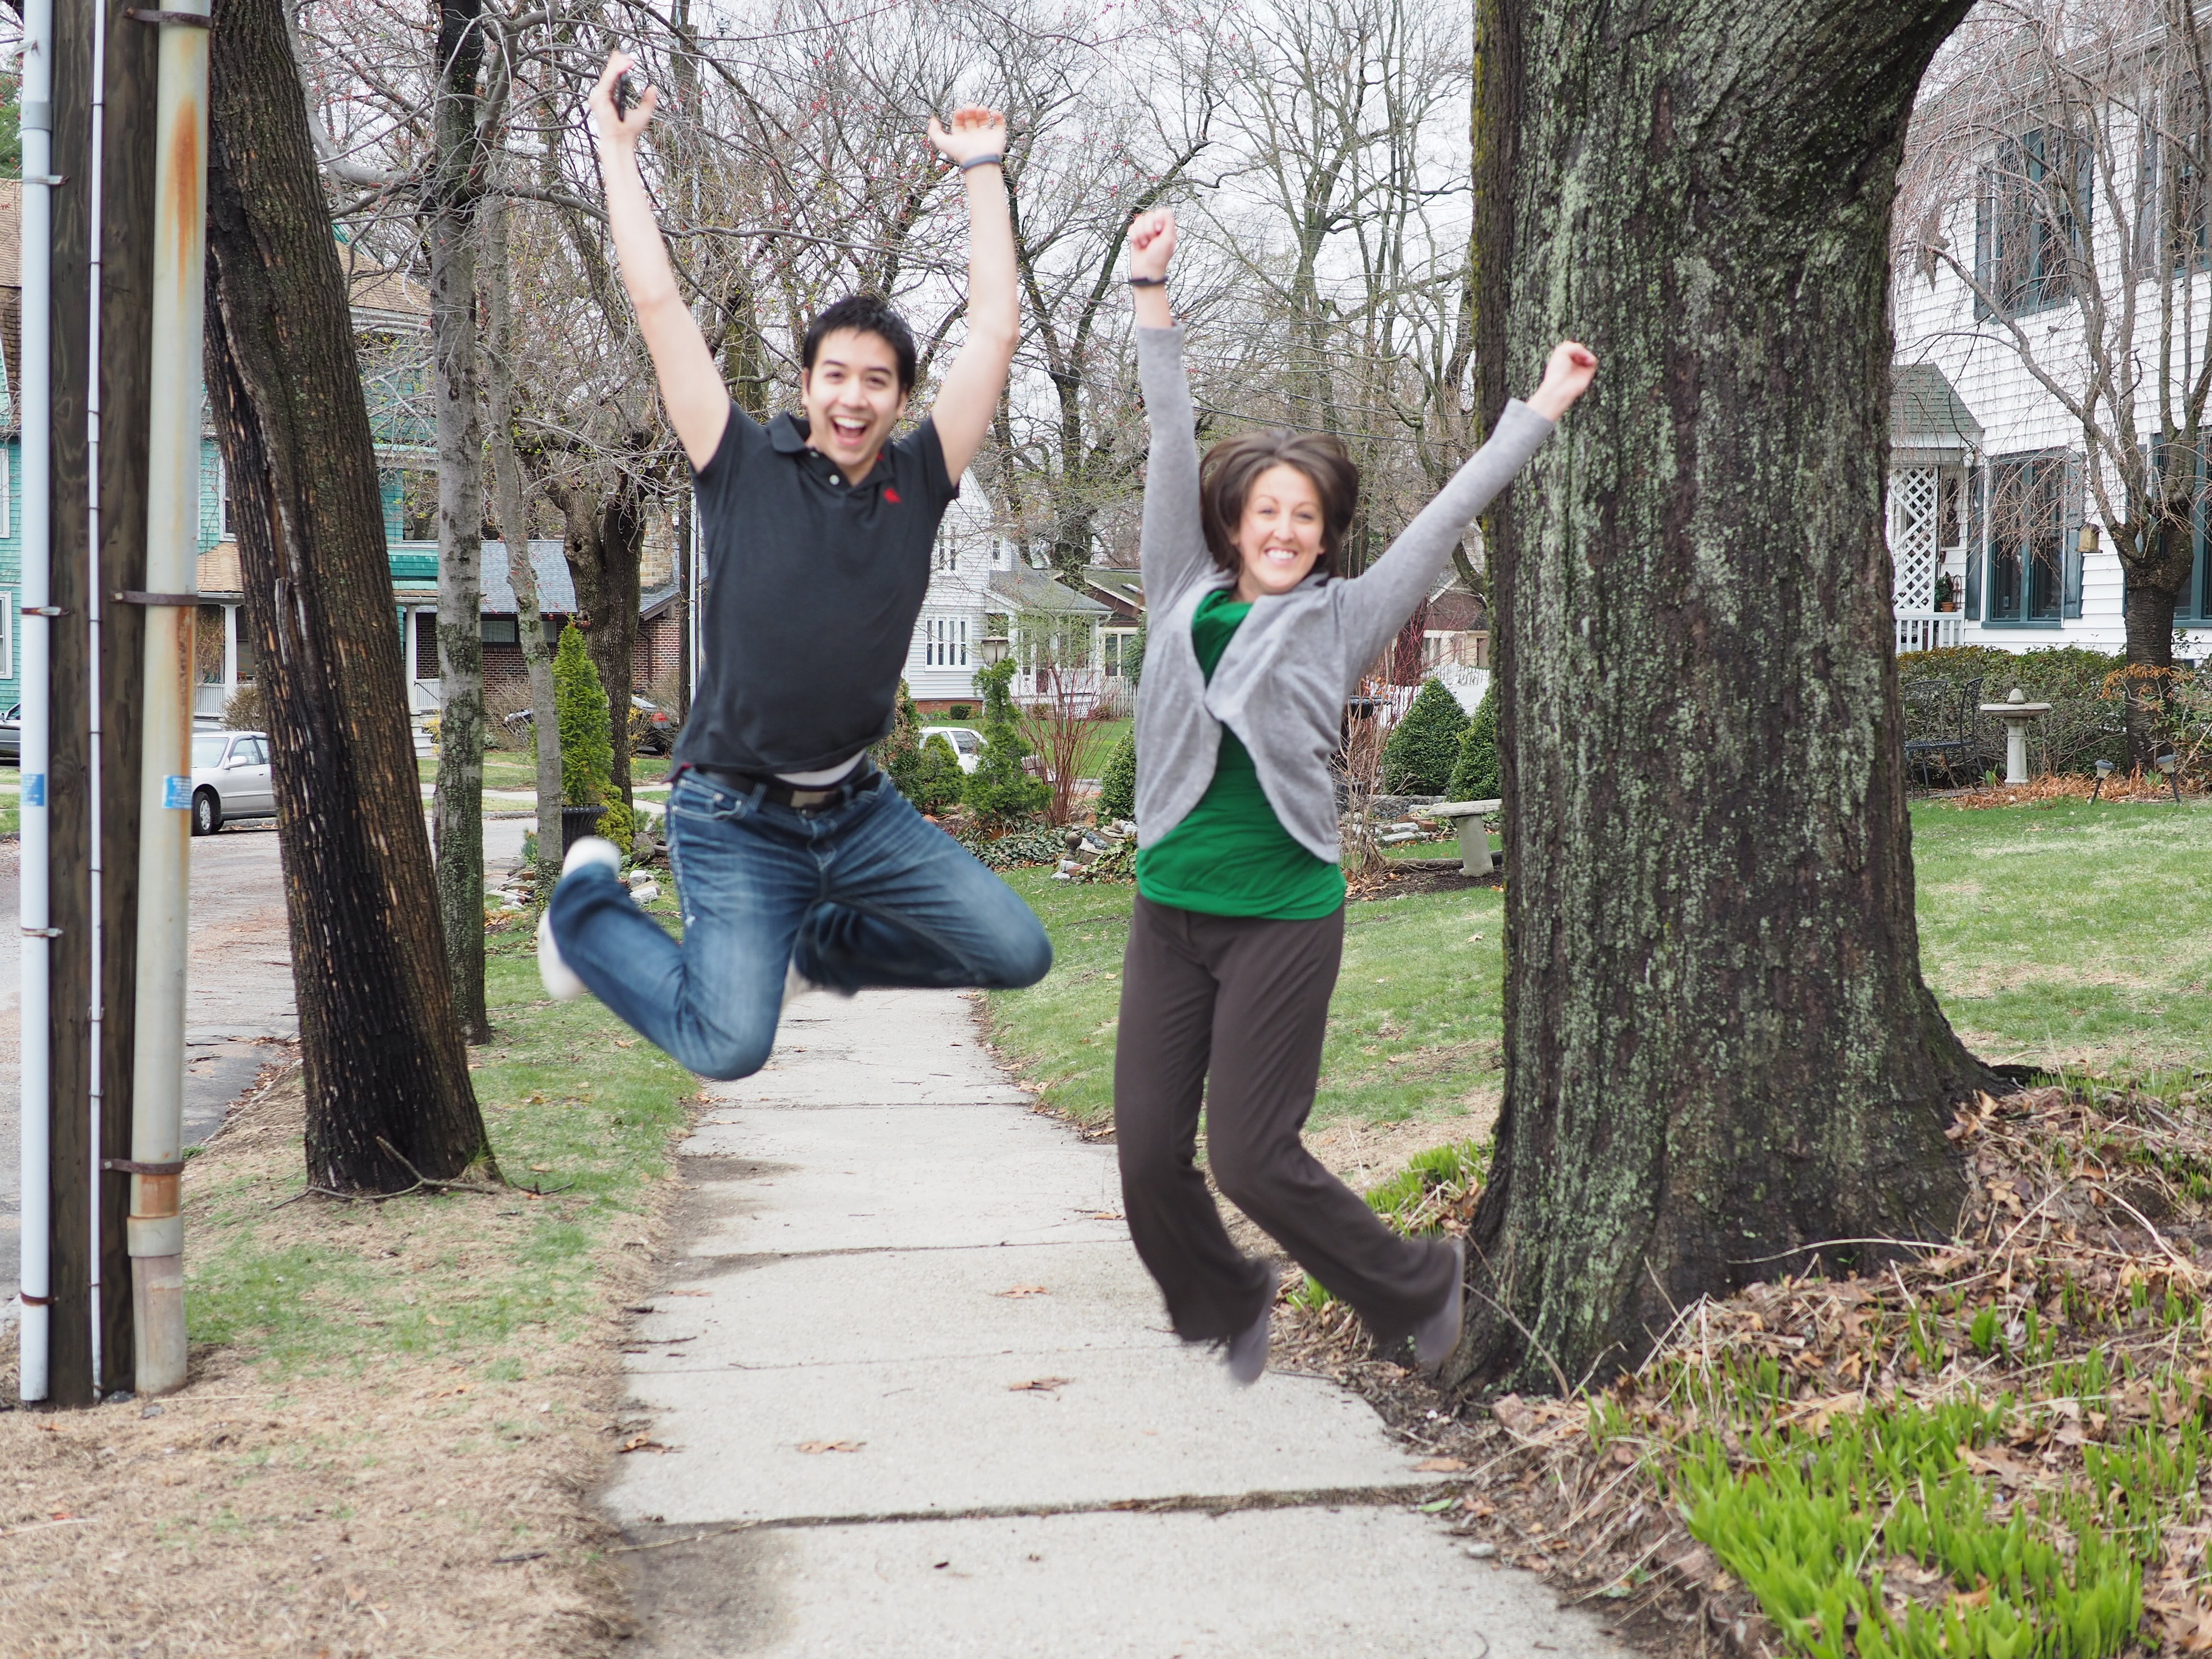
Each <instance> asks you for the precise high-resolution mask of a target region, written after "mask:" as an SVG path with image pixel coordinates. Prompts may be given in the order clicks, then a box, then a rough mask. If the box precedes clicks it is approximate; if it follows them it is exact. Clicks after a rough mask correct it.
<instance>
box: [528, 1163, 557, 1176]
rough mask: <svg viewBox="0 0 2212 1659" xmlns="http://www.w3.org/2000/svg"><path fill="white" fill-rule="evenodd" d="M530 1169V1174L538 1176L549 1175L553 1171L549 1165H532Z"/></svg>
mask: <svg viewBox="0 0 2212 1659" xmlns="http://www.w3.org/2000/svg"><path fill="white" fill-rule="evenodd" d="M530 1167H531V1170H532V1172H534V1173H535V1174H538V1175H550V1174H551V1173H552V1170H553V1166H552V1165H551V1164H532V1165H531V1166H530Z"/></svg>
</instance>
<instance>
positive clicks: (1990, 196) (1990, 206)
mask: <svg viewBox="0 0 2212 1659" xmlns="http://www.w3.org/2000/svg"><path fill="white" fill-rule="evenodd" d="M1981 184H1982V187H1981V188H1980V189H1979V190H1978V191H1975V192H1974V320H1975V321H1976V322H1978V323H1984V322H1987V321H1988V320H1989V319H1990V316H1991V315H1993V314H1994V313H1992V312H1991V311H1990V306H1989V302H1988V301H1987V300H1986V299H1984V295H1988V294H1990V293H1993V292H1994V291H1995V289H1996V274H1997V249H1996V223H1997V215H1996V191H1997V189H1998V185H1997V177H1996V173H1994V172H1992V171H1990V169H1988V168H1984V169H1983V172H1982V181H1981Z"/></svg>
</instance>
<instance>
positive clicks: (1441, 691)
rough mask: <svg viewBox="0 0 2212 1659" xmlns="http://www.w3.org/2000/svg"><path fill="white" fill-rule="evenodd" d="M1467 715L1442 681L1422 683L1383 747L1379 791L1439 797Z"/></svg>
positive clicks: (1456, 757) (1456, 756) (1449, 772)
mask: <svg viewBox="0 0 2212 1659" xmlns="http://www.w3.org/2000/svg"><path fill="white" fill-rule="evenodd" d="M1467 727H1468V718H1467V714H1466V713H1465V712H1464V711H1463V710H1462V708H1460V706H1459V699H1458V698H1457V697H1455V696H1452V694H1451V693H1450V691H1449V690H1447V689H1446V688H1445V685H1444V683H1443V681H1442V680H1424V681H1423V682H1422V683H1421V689H1420V690H1419V691H1418V692H1416V693H1415V694H1414V696H1413V706H1412V707H1411V708H1408V709H1407V710H1406V713H1405V714H1404V716H1403V717H1402V718H1401V719H1400V720H1399V721H1398V723H1397V725H1395V726H1392V727H1391V728H1390V737H1389V741H1388V742H1386V743H1384V744H1383V790H1384V792H1385V793H1389V794H1395V795H1441V794H1443V793H1444V786H1445V785H1446V784H1448V783H1449V782H1450V781H1451V775H1452V765H1453V763H1454V762H1455V761H1456V760H1457V759H1458V758H1459V740H1460V738H1461V736H1462V734H1463V733H1464V732H1466V730H1467Z"/></svg>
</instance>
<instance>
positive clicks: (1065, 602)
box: [906, 473, 1121, 714]
mask: <svg viewBox="0 0 2212 1659" xmlns="http://www.w3.org/2000/svg"><path fill="white" fill-rule="evenodd" d="M930 558H931V562H930V573H929V592H928V593H927V595H926V596H925V597H924V599H922V604H921V617H919V618H917V619H916V621H915V625H914V640H913V642H912V643H911V644H910V645H909V646H908V647H907V663H906V683H907V690H908V691H909V692H910V693H911V694H912V695H913V697H914V700H915V702H916V703H917V704H919V705H921V707H922V708H923V709H924V711H925V712H927V713H931V714H941V713H943V712H944V710H945V707H946V706H947V705H948V704H951V703H974V702H977V701H978V694H977V692H976V690H975V671H976V670H977V669H978V668H981V667H982V666H983V665H985V664H986V663H988V662H993V661H995V660H997V659H1000V658H1002V657H1005V656H1008V655H1011V656H1013V657H1015V658H1016V659H1018V661H1019V662H1020V664H1021V668H1020V671H1018V673H1017V674H1016V675H1015V677H1014V684H1013V691H1014V696H1015V697H1016V698H1017V699H1018V700H1022V701H1027V700H1029V699H1030V698H1033V697H1035V696H1037V695H1038V686H1037V669H1038V667H1039V665H1041V664H1043V663H1048V662H1049V663H1051V664H1053V665H1056V666H1057V668H1058V669H1059V670H1060V675H1061V678H1062V679H1063V680H1064V681H1072V682H1073V684H1076V685H1078V686H1079V687H1080V688H1081V689H1082V690H1085V692H1087V693H1088V694H1090V695H1092V696H1106V697H1111V696H1113V695H1114V694H1115V691H1116V690H1118V689H1119V684H1120V683H1121V654H1120V653H1118V652H1117V653H1110V654H1111V655H1112V660H1111V661H1110V662H1109V661H1108V660H1107V658H1108V656H1109V653H1107V652H1106V651H1105V650H1104V649H1103V646H1104V644H1105V643H1106V641H1105V639H1104V637H1103V636H1104V635H1105V634H1106V632H1107V631H1108V630H1107V627H1106V625H1107V624H1108V623H1109V622H1111V621H1112V620H1113V616H1114V613H1113V611H1111V610H1110V609H1109V607H1108V606H1107V605H1103V604H1101V603H1100V602H1099V601H1098V600H1097V599H1092V598H1091V596H1090V595H1088V594H1085V593H1078V592H1075V591H1074V590H1073V588H1070V587H1067V586H1063V585H1062V584H1061V583H1060V582H1058V581H1055V580H1053V578H1052V577H1051V576H1050V575H1049V574H1048V573H1047V572H1046V571H1044V570H1042V569H1039V568H1035V567H1033V566H1032V565H1031V564H1030V562H1029V561H1028V560H1027V559H1026V558H1025V557H1024V556H1023V554H1022V552H1021V550H1019V548H1018V546H1017V545H1016V544H1015V543H1014V542H1012V540H1010V539H1008V538H1006V537H1003V536H1000V535H999V534H998V533H997V532H996V531H995V530H994V528H993V526H992V520H991V505H990V502H989V501H988V500H987V498H986V497H985V495H984V494H983V491H982V489H981V486H980V485H979V484H978V483H976V481H975V475H974V474H973V473H970V474H969V475H968V477H965V478H963V480H962V481H961V489H960V495H959V497H958V498H957V500H956V501H954V502H953V503H952V505H951V507H950V508H948V509H947V510H946V512H945V520H944V522H943V523H942V524H941V525H940V526H939V527H938V532H937V545H936V548H935V550H933V552H932V554H931V556H930Z"/></svg>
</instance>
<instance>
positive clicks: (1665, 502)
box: [1449, 0, 1990, 1389]
mask: <svg viewBox="0 0 2212 1659" xmlns="http://www.w3.org/2000/svg"><path fill="white" fill-rule="evenodd" d="M1966 9H1967V0H1857V3H1830V4H1826V5H1823V6H1820V7H1814V8H1808V7H1805V6H1802V5H1798V4H1793V3H1784V0H1753V3H1748V4H1747V3H1745V0H1730V3H1726V4H1723V3H1720V0H1661V3H1657V4H1656V5H1651V6H1645V7H1642V8H1636V9H1615V8H1607V7H1600V6H1595V5H1589V4H1577V3H1572V0H1530V3H1528V4H1525V5H1522V6H1519V7H1510V6H1499V7H1497V8H1495V9H1494V10H1492V11H1491V12H1490V14H1489V15H1488V16H1487V17H1486V20H1485V21H1489V22H1492V24H1493V25H1494V26H1495V28H1496V33H1495V36H1494V38H1493V39H1492V40H1486V42H1485V57H1486V60H1491V59H1495V60H1496V68H1495V70H1492V65H1491V64H1490V63H1489V62H1487V61H1486V65H1485V68H1486V71H1489V72H1490V73H1492V74H1495V75H1496V76H1497V78H1496V79H1494V80H1492V79H1490V78H1489V74H1486V81H1487V82H1488V84H1487V85H1486V94H1488V93H1491V92H1495V93H1497V94H1499V96H1498V98H1497V99H1496V100H1495V101H1490V100H1487V98H1486V107H1488V108H1489V109H1490V110H1491V112H1492V113H1493V114H1494V115H1495V116H1496V117H1497V118H1499V119H1501V120H1503V121H1504V122H1505V123H1506V124H1507V125H1508V128H1509V131H1507V132H1506V133H1504V134H1502V135H1500V137H1499V141H1498V144H1497V145H1496V146H1493V147H1490V148H1488V149H1486V154H1488V155H1490V156H1491V158H1492V165H1493V167H1495V166H1496V165H1497V164H1498V161H1500V160H1501V159H1503V160H1504V161H1506V162H1507V163H1508V164H1509V165H1510V173H1508V174H1507V175H1506V176H1508V177H1510V197H1508V198H1507V200H1506V202H1505V204H1504V206H1505V209H1506V211H1505V213H1504V215H1503V216H1500V217H1499V218H1495V219H1492V220H1489V221H1488V223H1489V224H1490V226H1491V229H1492V234H1493V235H1497V236H1502V237H1503V239H1504V245H1503V246H1499V247H1498V257H1497V258H1494V259H1493V260H1490V261H1487V262H1486V263H1488V264H1490V266H1491V269H1492V270H1493V271H1494V272H1501V273H1502V272H1508V271H1510V273H1511V276H1510V292H1509V293H1508V295H1506V304H1505V307H1504V318H1503V322H1504V329H1503V338H1502V339H1499V338H1496V337H1493V338H1492V339H1490V340H1487V341H1486V342H1485V343H1484V346H1483V354H1484V356H1485V358H1486V361H1487V362H1488V363H1489V365H1490V366H1491V368H1492V373H1493V377H1494V376H1495V374H1497V373H1498V372H1503V373H1504V374H1505V375H1507V376H1509V377H1510V379H1509V380H1508V381H1507V384H1509V385H1510V386H1511V387H1512V388H1513V389H1515V390H1525V388H1526V387H1527V386H1530V385H1533V384H1534V382H1535V380H1536V378H1537V371H1538V369H1539V368H1540V367H1541V362H1542V360H1543V356H1544V354H1545V352H1546V351H1547V349H1549V348H1550V346H1551V344H1552V343H1553V342H1554V341H1555V340H1557V339H1559V337H1562V336H1563V335H1571V336H1574V337H1579V338H1582V339H1583V340H1585V341H1587V342H1588V343H1589V344H1590V345H1591V347H1592V348H1593V349H1595V351H1596V353H1597V356H1598V358H1599V361H1600V362H1601V369H1600V372H1599V379H1598V382H1597V386H1596V389H1595V392H1593V393H1592V395H1591V396H1590V397H1589V398H1588V399H1586V400H1585V401H1584V403H1583V404H1582V406H1581V407H1579V408H1578V409H1577V410H1576V411H1575V412H1574V414H1573V415H1572V416H1570V417H1569V419H1568V421H1567V422H1566V424H1565V428H1563V430H1562V432H1561V434H1560V435H1559V437H1558V438H1557V439H1556V440H1554V441H1553V445H1552V446H1551V447H1550V448H1549V449H1547V451H1546V452H1545V453H1544V454H1543V455H1541V457H1540V458H1539V459H1538V461H1537V463H1536V464H1535V465H1534V468H1533V469H1532V471H1531V473H1530V474H1529V475H1528V477H1526V478H1525V479H1524V480H1523V481H1522V483H1521V484H1520V485H1519V487H1518V488H1517V489H1516V490H1515V491H1514V492H1512V494H1511V495H1509V497H1508V498H1507V499H1506V501H1505V502H1504V505H1503V507H1502V509H1501V511H1500V512H1499V513H1498V541H1497V545H1496V547H1495V548H1494V550H1493V567H1492V569H1493V578H1494V580H1495V582H1496V586H1497V593H1498V606H1499V610H1500V612H1501V615H1502V619H1503V624H1504V630H1503V632H1504V636H1503V640H1502V641H1501V652H1500V658H1499V670H1500V681H1501V701H1500V725H1501V738H1500V750H1501V761H1502V764H1503V774H1504V796H1505V801H1506V825H1507V829H1506V846H1507V865H1508V867H1509V868H1510V870H1511V871H1512V872H1513V878H1512V881H1511V883H1510V885H1509V887H1508V889H1507V895H1506V923H1505V927H1506V950H1507V962H1508V967H1507V980H1506V992H1505V1098H1504V1109H1503V1113H1502V1115H1501V1117H1500V1121H1499V1124H1498V1153H1497V1159H1496V1163H1495V1164H1494V1167H1493V1173H1492V1181H1491V1184H1490V1187H1489V1188H1488V1190H1487V1191H1486V1193H1485V1194H1484V1196H1483V1200H1482V1203H1481V1206H1480V1209H1479V1211H1478V1212H1477V1214H1476V1216H1475V1218H1474V1226H1473V1228H1472V1230H1471V1233H1470V1239H1469V1243H1470V1257H1471V1262H1470V1266H1471V1281H1472V1285H1473V1288H1474V1295H1473V1296H1472V1297H1470V1300H1469V1305H1468V1328H1467V1334H1466V1336H1465V1338H1464V1339H1463V1340H1462V1344H1461V1346H1460V1349H1459V1352H1457V1354H1456V1355H1455V1356H1454V1359H1453V1361H1452V1364H1451V1365H1450V1368H1449V1381H1450V1382H1451V1383H1455V1384H1473V1383H1510V1384H1511V1385H1513V1386H1516V1387H1524V1388H1526V1387H1535V1388H1541V1389H1551V1388H1553V1387H1554V1386H1556V1385H1557V1383H1558V1382H1559V1379H1560V1378H1562V1377H1564V1378H1565V1381H1566V1382H1567V1383H1578V1382H1579V1381H1580V1380H1581V1379H1583V1377H1584V1376H1591V1375H1596V1376H1607V1375H1609V1374H1611V1373H1612V1372H1613V1371H1616V1370H1620V1369H1621V1368H1624V1367H1628V1366H1632V1365H1634V1364H1637V1363H1638V1361H1640V1360H1641V1359H1642V1358H1644V1356H1645V1355H1646V1354H1647V1353H1648V1352H1650V1349H1651V1347H1652V1346H1654V1344H1655V1343H1656V1340H1658V1338H1659V1337H1660V1336H1661V1334H1662V1333H1663V1332H1664V1331H1665V1330H1666V1329H1667V1328H1668V1325H1669V1324H1670V1322H1672V1321H1673V1319H1674V1316H1675V1312H1676V1310H1679V1309H1680V1308H1682V1307H1685V1306H1686V1305H1688V1304H1691V1303H1692V1302H1694V1301H1695V1300H1696V1299H1697V1298H1698V1297H1700V1296H1704V1295H1706V1294H1725V1293H1727V1292H1728V1291H1732V1290H1734V1289H1735V1288H1737V1287H1739V1286H1741V1285H1744V1284H1746V1283H1747V1282H1749V1281H1752V1280H1754V1279H1764V1278H1768V1277H1771V1276H1772V1275H1774V1274H1776V1273H1781V1272H1784V1271H1802V1270H1803V1269H1804V1267H1806V1265H1807V1263H1808V1261H1809V1260H1810V1257H1811V1254H1812V1253H1813V1252H1814V1250H1816V1249H1817V1250H1818V1251H1819V1253H1820V1256H1821V1258H1822V1260H1823V1261H1826V1263H1828V1264H1829V1265H1831V1266H1836V1265H1839V1264H1842V1263H1844V1262H1846V1261H1856V1262H1858V1263H1862V1264H1863V1263H1867V1262H1870V1261H1875V1260H1878V1259H1880V1258H1881V1257H1882V1256H1883V1255H1886V1254H1888V1253H1892V1252H1893V1251H1894V1250H1896V1249H1899V1248H1900V1247H1899V1245H1897V1244H1894V1243H1886V1242H1882V1241H1903V1240H1913V1239H1943V1238H1946V1237H1949V1234H1950V1230H1951V1228H1952V1226H1953V1225H1954V1222H1955V1220H1956V1218H1957V1216H1958V1212H1959V1207H1960V1201H1961V1198H1962V1195H1963V1193H1964V1181H1963V1176H1962V1174H1961V1171H1960V1164H1959V1161H1958V1159H1957V1158H1956V1156H1955V1155H1954V1151H1953V1149H1952V1147H1951V1146H1949V1144H1948V1142H1947V1140H1946V1139H1945V1136H1944V1130H1945V1128H1946V1127H1947V1126H1948V1124H1949V1122H1950V1121H1951V1115H1952V1114H1951V1108H1952V1104H1953V1103H1954V1102H1955V1101H1957V1100H1959V1099H1960V1097H1962V1096H1963V1095H1964V1094H1966V1091H1970V1090H1972V1088H1974V1087H1976V1086H1977V1085H1983V1084H1985V1083H1987V1082H1989V1081H1990V1078H1989V1076H1988V1074H1987V1073H1985V1072H1984V1069H1983V1068H1982V1067H1981V1066H1980V1065H1979V1064H1978V1062H1977V1061H1976V1060H1974V1059H1973V1058H1972V1056H1971V1055H1969V1054H1967V1053H1966V1050H1965V1049H1964V1048H1962V1047H1961V1046H1960V1043H1959V1042H1958V1040H1957V1038H1956V1037H1955V1036H1953V1034H1952V1032H1951V1030H1950V1027H1949V1025H1948V1024H1947V1023H1946V1021H1945V1019H1944V1018H1943V1015H1942V1011H1941V1010H1940V1009H1939V1008H1938V1006H1936V1000H1935V998H1934V996H1933V995H1932V994H1930V993H1929V990H1928V989H1927V987H1926V986H1925V985H1923V983H1922V981H1921V978H1920V971H1919V945H1918V937H1917V931H1916V926H1915V920H1914V915H1913V882H1912V862H1911V844H1910V828H1909V824H1908V822H1907V819H1906V816H1905V795H1904V787H1903V779H1902V776H1901V773H1900V761H1899V751H1898V738H1897V732H1898V712H1897V711H1898V689H1897V676H1896V669H1895V665H1894V663H1893V659H1892V656H1891V639H1890V635H1891V621H1890V605H1889V592H1890V571H1889V560H1888V556H1887V550H1886V549H1885V546H1884V544H1883V539H1882V533H1881V502H1882V482H1883V473H1884V471H1885V468H1886V465H1887V431H1886V422H1887V410H1888V403H1889V398H1888V389H1889V360H1890V349H1891V348H1890V335H1889V328H1888V324H1887V310H1886V306H1885V289H1886V284H1887V248H1888V225H1889V214H1890V205H1891V199H1892V195H1893V185H1894V175H1895V170H1896V167H1897V162H1898V158H1899V149H1900V147H1901V141H1902V136H1903V131H1904V126H1905V118H1906V115H1907V112H1908V111H1909V109H1910V107H1911V100H1912V94H1913V90H1914V88H1915V86H1916V84H1917V82H1918V80H1919V77H1920V75H1921V72H1922V70H1923V68H1924V67H1925V65H1926V64H1927V62H1928V59H1929V55H1930V53H1932V52H1933V51H1934V50H1935V48H1936V46H1937V44H1938V43H1939V42H1940V41H1941V40H1942V39H1943V37H1944V36H1945V35H1946V34H1947V33H1948V32H1949V30H1950V29H1951V28H1952V27H1953V26H1954V24H1955V23H1956V22H1957V21H1958V19H1959V18H1960V15H1962V14H1963V13H1964V12H1965V11H1966ZM1494 176H1496V175H1495V174H1493V177H1494ZM1492 384H1493V386H1496V385H1497V384H1498V383H1497V381H1496V380H1495V379H1494V378H1493V381H1492ZM1838 1241H1841V1242H1838Z"/></svg>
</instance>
